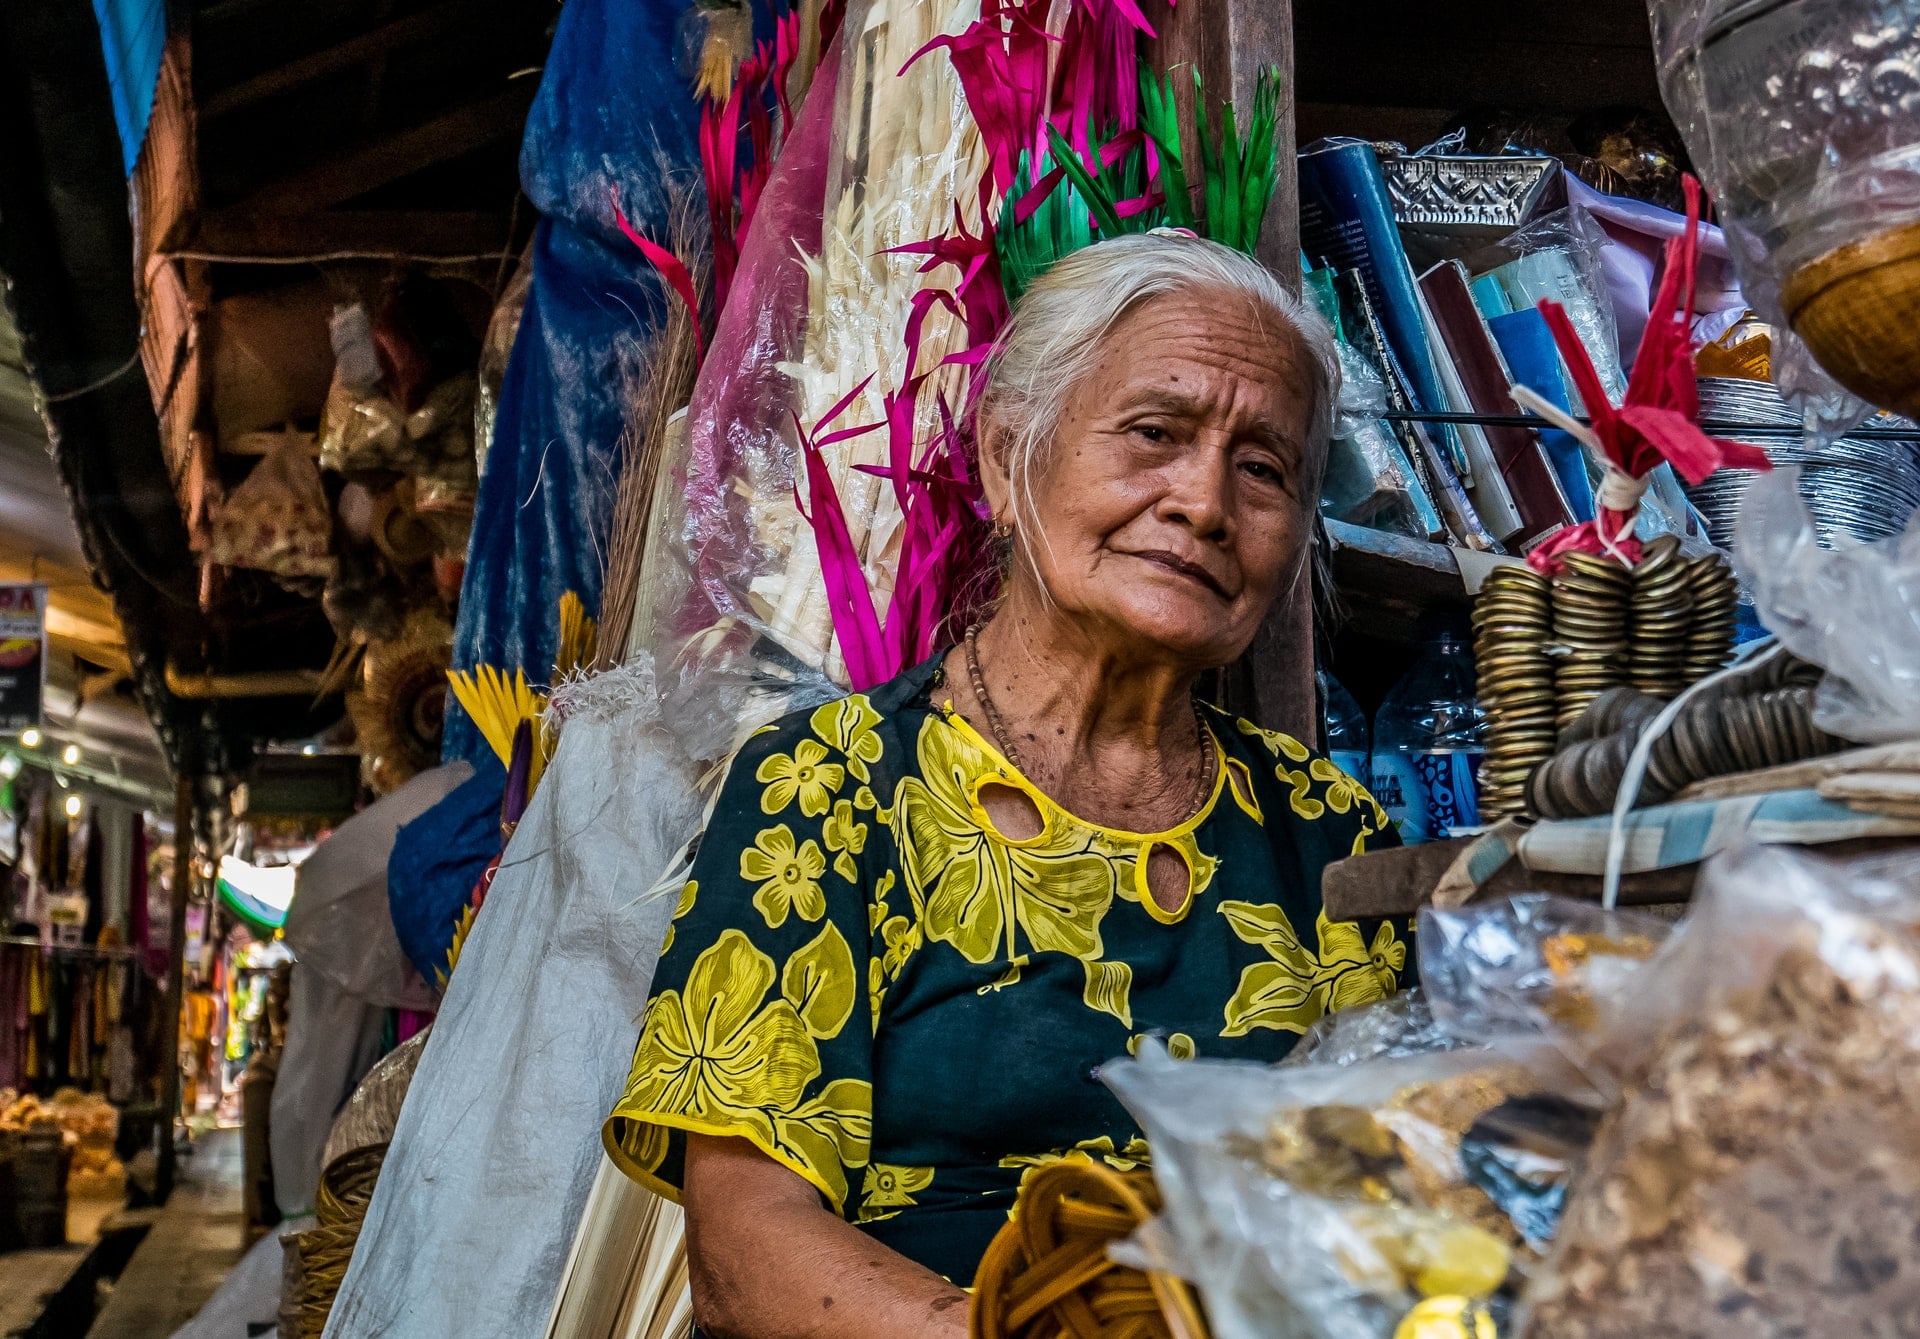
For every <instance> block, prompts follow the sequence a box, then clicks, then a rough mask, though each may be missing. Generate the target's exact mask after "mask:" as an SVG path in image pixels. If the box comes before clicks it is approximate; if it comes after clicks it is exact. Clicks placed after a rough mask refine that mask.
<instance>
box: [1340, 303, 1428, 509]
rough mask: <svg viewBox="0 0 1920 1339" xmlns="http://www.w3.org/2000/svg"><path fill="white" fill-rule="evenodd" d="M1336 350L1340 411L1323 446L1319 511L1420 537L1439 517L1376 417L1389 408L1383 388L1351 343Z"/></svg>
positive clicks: (1387, 429) (1392, 437)
mask: <svg viewBox="0 0 1920 1339" xmlns="http://www.w3.org/2000/svg"><path fill="white" fill-rule="evenodd" d="M1339 347H1340V412H1339V415H1338V416H1337V417H1336V418H1335V420H1334V426H1333V441H1332V443H1331V445H1329V446H1328V448H1327V469H1326V476H1325V478H1324V479H1323V480H1322V482H1321V485H1320V510H1321V512H1322V514H1324V515H1326V516H1327V517H1329V518H1331V519H1333V520H1336V521H1347V522H1350V523H1351V524H1353V525H1366V526H1371V527H1373V528H1374V529H1376V530H1390V531H1392V532H1393V533H1395V534H1400V535H1407V536H1409V537H1411V538H1413V539H1425V538H1427V536H1428V535H1429V534H1431V533H1432V531H1433V529H1435V528H1437V527H1438V525H1439V518H1438V516H1437V515H1434V513H1433V507H1432V503H1430V502H1426V499H1425V496H1424V494H1423V492H1422V491H1421V489H1420V486H1419V484H1418V483H1417V482H1416V481H1415V480H1414V478H1413V471H1412V469H1411V467H1410V466H1409V465H1408V463H1407V457H1406V453H1405V452H1404V451H1403V450H1402V449H1401V447H1400V443H1399V441H1398V440H1397V439H1396V438H1395V437H1394V435H1393V431H1392V430H1391V429H1390V428H1388V427H1387V425H1386V423H1385V421H1384V420H1383V419H1382V418H1381V417H1380V416H1381V415H1382V414H1385V413H1386V412H1387V411H1388V409H1389V407H1390V406H1389V405H1388V403H1387V388H1386V384H1385V383H1384V382H1382V381H1381V379H1380V374H1379V373H1378V372H1377V371H1375V370H1374V367H1373V365H1372V364H1371V363H1369V362H1368V361H1367V360H1366V358H1365V357H1364V356H1363V355H1362V354H1361V353H1360V352H1359V351H1358V350H1357V349H1355V348H1354V347H1353V346H1352V345H1350V344H1347V343H1345V342H1344V341H1342V343H1341V344H1340V346H1339ZM1423 502H1426V505H1425V507H1424V509H1423V507H1422V505H1421V504H1422V503H1423ZM1429 518H1431V520H1429Z"/></svg>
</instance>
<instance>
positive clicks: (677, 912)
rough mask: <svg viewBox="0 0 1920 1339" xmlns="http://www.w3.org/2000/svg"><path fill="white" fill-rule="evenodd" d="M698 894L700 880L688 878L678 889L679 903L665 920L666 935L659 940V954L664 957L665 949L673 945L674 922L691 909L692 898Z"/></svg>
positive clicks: (665, 954)
mask: <svg viewBox="0 0 1920 1339" xmlns="http://www.w3.org/2000/svg"><path fill="white" fill-rule="evenodd" d="M699 895H700V880H698V879H688V880H687V882H686V886H685V887H683V888H681V890H680V904H679V905H678V906H676V907H675V908H674V909H673V920H672V921H669V922H667V937H666V938H665V939H663V940H661V941H660V956H661V957H663V958H664V957H666V956H667V950H668V949H670V948H672V947H673V932H674V923H675V922H677V921H678V920H679V919H680V918H681V917H682V916H684V915H686V914H687V913H688V912H689V911H692V910H693V899H694V898H696V897H698V896H699Z"/></svg>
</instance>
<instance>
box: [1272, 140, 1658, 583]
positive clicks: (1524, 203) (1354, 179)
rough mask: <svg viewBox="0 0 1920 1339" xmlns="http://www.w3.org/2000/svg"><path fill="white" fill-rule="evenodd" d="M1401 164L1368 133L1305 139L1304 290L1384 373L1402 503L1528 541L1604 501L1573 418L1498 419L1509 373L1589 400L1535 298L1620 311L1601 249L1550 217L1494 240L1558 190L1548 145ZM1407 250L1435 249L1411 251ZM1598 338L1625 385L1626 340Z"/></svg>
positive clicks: (1562, 396)
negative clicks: (1516, 154) (1447, 204)
mask: <svg viewBox="0 0 1920 1339" xmlns="http://www.w3.org/2000/svg"><path fill="white" fill-rule="evenodd" d="M1390 166H1391V168H1392V170H1391V171H1390V170H1389V165H1387V164H1383V162H1382V160H1381V158H1380V155H1379V153H1378V151H1377V150H1376V149H1375V147H1374V146H1373V145H1372V144H1369V143H1366V142H1364V141H1358V140H1350V141H1328V142H1324V143H1322V144H1319V145H1315V146H1313V147H1311V148H1309V149H1307V150H1305V151H1304V152H1302V154H1301V155H1300V239H1301V249H1302V252H1303V259H1304V263H1305V266H1306V268H1307V270H1308V271H1309V275H1310V283H1309V289H1310V291H1311V292H1313V293H1314V295H1315V296H1316V297H1317V298H1318V300H1319V301H1320V304H1321V307H1322V310H1323V311H1324V312H1326V314H1327V315H1329V316H1330V317H1331V318H1332V320H1333V323H1334V325H1335V328H1336V331H1337V333H1338V334H1339V335H1340V337H1341V339H1342V340H1343V341H1344V342H1346V343H1347V344H1349V345H1351V346H1352V350H1353V351H1354V352H1357V353H1358V354H1359V355H1361V356H1362V357H1364V358H1365V359H1366V361H1367V362H1368V363H1369V364H1371V365H1372V367H1373V369H1374V370H1375V371H1377V372H1378V374H1379V375H1380V377H1381V379H1382V381H1383V382H1384V383H1385V386H1386V390H1387V400H1388V404H1389V409H1390V412H1391V413H1392V415H1394V417H1392V418H1390V419H1389V420H1388V421H1389V423H1390V425H1391V427H1392V430H1393V434H1394V437H1395V440H1396V446H1397V448H1398V450H1399V451H1400V452H1401V453H1402V454H1403V456H1404V460H1405V469H1404V472H1403V473H1404V486H1405V488H1406V491H1407V492H1409V493H1410V494H1412V499H1411V501H1412V507H1411V508H1410V509H1409V513H1408V514H1416V515H1418V516H1419V517H1420V518H1422V519H1421V521H1420V525H1422V526H1424V528H1425V529H1426V530H1427V531H1428V534H1427V537H1428V538H1430V539H1434V540H1438V541H1442V542H1446V543H1450V544H1454V545H1459V546H1462V547H1467V548H1474V549H1481V550H1488V551H1493V552H1506V553H1514V554H1524V553H1526V552H1527V551H1528V550H1530V549H1531V548H1533V547H1534V546H1535V545H1537V544H1539V543H1541V542H1542V541H1544V540H1546V539H1547V538H1549V537H1550V536H1552V535H1554V534H1556V533H1558V532H1559V531H1561V530H1563V529H1565V528H1566V527H1568V526H1571V525H1575V524H1577V523H1579V522H1581V521H1585V520H1590V519H1592V517H1593V507H1594V502H1593V487H1592V480H1593V476H1594V473H1595V472H1596V471H1597V469H1598V462H1590V461H1588V460H1587V459H1586V458H1585V455H1584V453H1583V451H1582V449H1581V447H1580V445H1579V443H1577V442H1576V441H1574V440H1573V439H1572V438H1570V437H1568V436H1567V435H1566V434H1565V433H1561V432H1558V431H1552V430H1549V431H1547V432H1544V433H1542V432H1539V431H1536V430H1535V428H1533V427H1531V426H1523V425H1516V424H1514V423H1512V422H1504V421H1502V420H1509V419H1512V418H1514V417H1516V416H1518V415H1519V414H1520V412H1521V411H1520V408H1519V406H1518V405H1517V404H1516V403H1515V402H1514V398H1513V394H1512V388H1513V387H1514V386H1525V387H1527V388H1529V389H1530V390H1532V391H1534V392H1535V393H1537V394H1539V395H1541V396H1543V397H1545V398H1546V399H1547V400H1548V401H1549V402H1551V403H1553V404H1556V405H1559V406H1561V407H1562V408H1565V409H1569V410H1570V411H1571V412H1574V413H1581V412H1583V411H1584V407H1583V406H1581V405H1580V403H1579V398H1578V396H1577V394H1576V393H1575V392H1574V390H1573V388H1572V386H1571V383H1570V381H1569V379H1568V377H1567V374H1566V370H1565V367H1564V365H1563V363H1562V362H1561V359H1560V356H1559V353H1558V351H1557V350H1556V349H1555V348H1554V344H1553V340H1552V337H1551V336H1550V335H1549V333H1548V331H1547V326H1546V323H1545V321H1544V320H1543V319H1542V318H1541V316H1540V313H1539V312H1538V311H1537V310H1536V309H1535V306H1534V304H1535V303H1536V302H1537V301H1538V300H1539V299H1541V298H1545V297H1550V298H1553V299H1554V300H1556V301H1558V302H1560V303H1562V304H1563V305H1564V306H1566V307H1567V308H1568V311H1569V314H1570V315H1571V316H1572V317H1573V318H1574V322H1575V325H1576V327H1579V328H1581V329H1583V330H1595V331H1598V330H1604V329H1607V328H1610V326H1611V322H1610V321H1608V320H1604V319H1603V315H1604V314H1603V313H1602V312H1601V310H1600V305H1599V304H1600V303H1601V301H1602V294H1601V293H1600V292H1599V291H1598V286H1597V284H1596V283H1594V282H1593V280H1592V278H1591V275H1592V273H1593V264H1594V258H1593V257H1592V256H1591V255H1588V254H1583V253H1582V250H1581V246H1582V244H1581V242H1580V240H1579V239H1578V237H1577V235H1576V233H1575V230H1573V229H1571V228H1564V227H1563V228H1559V229H1555V228H1552V227H1548V228H1545V229H1539V230H1538V231H1540V232H1543V233H1544V234H1545V235H1546V237H1547V239H1548V240H1547V241H1546V242H1545V244H1542V245H1539V246H1528V247H1524V248H1520V247H1508V248H1506V249H1504V250H1502V249H1500V248H1493V249H1491V250H1490V249H1489V247H1488V245H1487V244H1488V242H1489V240H1490V239H1493V238H1497V237H1498V236H1499V234H1500V233H1501V232H1502V231H1509V232H1510V231H1513V230H1515V229H1519V228H1521V227H1524V226H1526V225H1528V224H1529V223H1531V222H1533V221H1534V219H1535V218H1536V217H1537V216H1538V215H1540V214H1541V213H1542V212H1543V211H1544V210H1545V209H1546V207H1547V206H1549V205H1551V204H1552V203H1553V202H1554V199H1555V195H1554V192H1553V190H1552V188H1553V187H1554V186H1555V185H1558V179H1557V174H1558V171H1559V165H1558V163H1557V162H1555V161H1554V160H1552V159H1537V158H1533V159H1489V158H1461V157H1452V158H1449V157H1444V156H1415V157H1411V158H1405V159H1396V160H1392V162H1391V164H1390ZM1449 191H1450V192H1452V193H1453V196H1454V198H1456V199H1458V200H1459V201H1460V202H1461V208H1459V209H1458V210H1457V211H1455V213H1454V214H1453V216H1452V217H1451V218H1448V217H1446V214H1447V211H1445V210H1439V211H1436V210H1435V209H1434V208H1433V200H1434V197H1435V195H1436V194H1440V195H1445V194H1446V193H1447V192H1449ZM1422 192H1425V194H1424V195H1423V194H1422ZM1449 222H1451V223H1453V224H1455V225H1456V226H1454V227H1453V228H1452V230H1451V235H1449V230H1448V227H1447V226H1446V225H1447V224H1448V223H1449ZM1436 225H1439V226H1436ZM1449 251H1451V252H1453V253H1454V254H1447V253H1448V252H1449ZM1516 252H1518V253H1519V254H1515V253H1516ZM1410 253H1411V254H1414V255H1419V256H1420V257H1421V258H1422V260H1423V261H1424V262H1426V263H1425V264H1423V265H1422V266H1420V267H1416V266H1415V264H1414V263H1413V262H1412V260H1410V259H1409V256H1410ZM1476 261H1478V262H1480V263H1478V264H1476ZM1590 343H1591V345H1593V346H1597V347H1589V350H1588V352H1589V353H1590V354H1591V355H1592V356H1593V358H1594V362H1595V365H1596V366H1597V367H1598V368H1600V369H1601V374H1602V377H1603V379H1605V380H1606V381H1607V382H1608V384H1609V386H1610V387H1612V388H1614V389H1615V390H1616V392H1617V390H1618V388H1619V383H1620V372H1619V352H1618V350H1617V349H1616V348H1613V347H1606V346H1607V345H1610V344H1611V341H1610V340H1608V339H1604V338H1595V339H1593V340H1591V341H1590ZM1404 415H1413V416H1415V417H1411V418H1409V417H1402V416H1404ZM1421 415H1426V416H1430V417H1428V418H1426V419H1425V420H1424V421H1423V420H1422V419H1421V418H1420V417H1419V416H1421ZM1476 419H1477V420H1480V421H1474V420H1476Z"/></svg>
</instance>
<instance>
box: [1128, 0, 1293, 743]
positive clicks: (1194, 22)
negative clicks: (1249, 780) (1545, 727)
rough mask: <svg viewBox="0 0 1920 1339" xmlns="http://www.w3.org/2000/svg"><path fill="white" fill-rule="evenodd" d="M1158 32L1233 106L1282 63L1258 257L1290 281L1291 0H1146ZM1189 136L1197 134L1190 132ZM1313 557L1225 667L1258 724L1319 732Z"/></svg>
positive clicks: (1184, 93)
mask: <svg viewBox="0 0 1920 1339" xmlns="http://www.w3.org/2000/svg"><path fill="white" fill-rule="evenodd" d="M1141 8H1142V10H1143V11H1144V12H1145V13H1146V16H1147V18H1148V20H1149V21H1150V22H1151V23H1152V24H1153V26H1154V29H1155V31H1156V32H1158V33H1159V37H1158V38H1157V39H1155V40H1154V41H1153V42H1152V43H1151V44H1150V45H1149V47H1148V52H1149V59H1150V60H1151V61H1152V62H1153V64H1154V65H1155V67H1156V68H1157V69H1158V70H1159V71H1160V72H1161V73H1165V72H1166V71H1168V70H1174V69H1180V68H1183V67H1191V68H1195V69H1198V70H1199V71H1200V77H1201V80H1202V81H1203V83H1204V84H1205V88H1206V93H1207V97H1208V100H1209V101H1213V100H1216V99H1220V98H1223V97H1227V96H1231V98H1232V99H1233V103H1234V106H1235V107H1237V108H1240V109H1242V111H1243V114H1244V109H1246V108H1249V107H1251V106H1252V105H1253V93H1254V87H1255V84H1256V82H1257V81H1258V79H1259V77H1260V71H1262V70H1264V69H1266V68H1268V67H1270V66H1271V67H1275V68H1277V69H1278V70H1279V71H1280V107H1279V123H1278V124H1277V125H1276V126H1275V128H1274V141H1275V143H1276V145H1277V146H1278V151H1277V152H1278V159H1279V162H1278V164H1277V168H1278V170H1277V171H1276V173H1275V175H1274V189H1273V203H1272V204H1271V205H1270V206H1269V207H1268V209H1267V216H1266V221H1265V223H1264V224H1263V225H1262V227H1261V230H1260V247H1259V251H1258V253H1257V254H1258V255H1259V258H1260V259H1261V260H1262V261H1263V262H1265V263H1266V265H1267V267H1268V268H1269V269H1271V270H1273V271H1274V272H1276V273H1277V274H1279V275H1280V276H1281V277H1282V278H1284V279H1285V280H1286V281H1287V282H1288V283H1289V284H1290V285H1293V286H1295V287H1298V285H1299V283H1300V188H1299V177H1298V173H1297V171H1296V166H1295V162H1294V156H1293V148H1294V111H1293V103H1294V97H1293V87H1294V78H1293V4H1292V0H1187V3H1184V4H1180V5H1177V6H1170V5H1169V4H1168V3H1167V0H1142V5H1141ZM1173 86H1174V93H1175V96H1176V97H1177V98H1178V99H1179V103H1180V121H1181V129H1182V133H1183V134H1185V135H1187V136H1191V135H1192V133H1193V81H1192V80H1191V79H1190V78H1188V77H1186V75H1185V74H1184V73H1183V74H1181V75H1180V77H1178V78H1176V79H1175V80H1174V85H1173ZM1188 142H1189V143H1195V142H1197V141H1194V140H1192V139H1189V140H1188ZM1310 566H1311V565H1310V564H1309V565H1308V566H1303V567H1302V569H1301V575H1300V582H1299V588H1298V589H1297V590H1295V591H1292V592H1289V593H1283V594H1282V595H1281V596H1280V598H1279V599H1278V600H1277V601H1275V603H1274V608H1273V611H1272V612H1271V613H1270V614H1269V615H1268V616H1267V621H1266V622H1265V624H1263V625H1262V627H1261V629H1260V632H1259V634H1258V635H1257V636H1256V637H1255V638H1254V642H1253V645H1252V646H1251V647H1249V648H1248V650H1247V654H1246V655H1245V656H1243V657H1241V659H1240V662H1239V663H1238V664H1237V665H1234V666H1232V667H1230V668H1229V669H1228V670H1227V672H1226V673H1225V675H1223V676H1222V685H1221V687H1222V698H1223V701H1222V705H1223V706H1225V707H1227V708H1228V709H1229V710H1230V711H1235V712H1238V713H1239V714H1240V715H1243V716H1247V717H1249V718H1251V719H1252V720H1254V721H1256V722H1258V723H1259V724H1261V725H1265V726H1268V727H1271V728H1273V729H1278V730H1284V731H1286V732H1287V733H1288V734H1291V735H1295V736H1297V737H1299V738H1301V739H1305V740H1309V741H1314V742H1317V741H1318V740H1319V735H1320V727H1319V708H1318V705H1317V702H1316V697H1315V693H1314V683H1313V598H1312V592H1311V586H1310V577H1309V573H1310Z"/></svg>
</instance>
